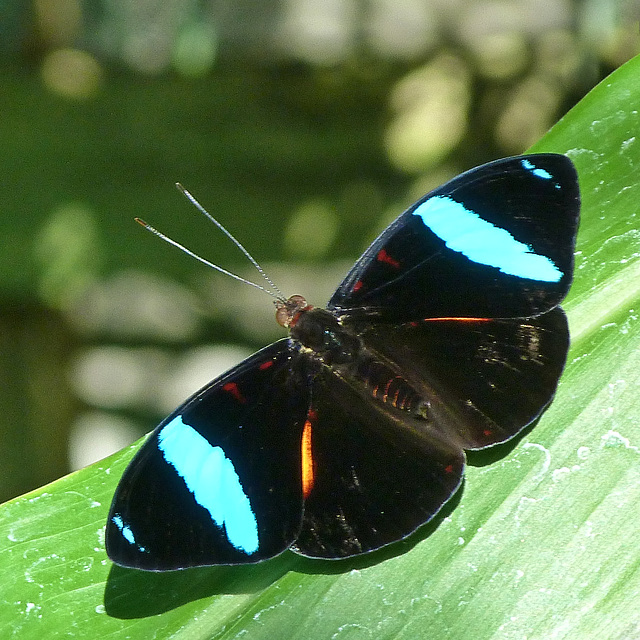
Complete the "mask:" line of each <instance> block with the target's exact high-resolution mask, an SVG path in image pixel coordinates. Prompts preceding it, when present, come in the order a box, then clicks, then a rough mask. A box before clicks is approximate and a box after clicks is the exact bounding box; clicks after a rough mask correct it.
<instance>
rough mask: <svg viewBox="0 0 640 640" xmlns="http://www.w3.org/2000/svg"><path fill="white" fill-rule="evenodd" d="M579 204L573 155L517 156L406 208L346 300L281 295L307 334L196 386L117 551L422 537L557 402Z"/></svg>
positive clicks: (364, 262)
mask: <svg viewBox="0 0 640 640" xmlns="http://www.w3.org/2000/svg"><path fill="white" fill-rule="evenodd" d="M578 217H579V191H578V181H577V175H576V171H575V169H574V167H573V164H572V163H571V161H570V160H569V159H568V158H567V157H565V156H562V155H556V154H541V155H528V156H520V157H514V158H507V159H504V160H498V161H496V162H492V163H489V164H486V165H483V166H481V167H477V168H475V169H472V170H471V171H468V172H466V173H464V174H462V175H460V176H458V177H456V178H454V179H453V180H451V181H450V182H448V183H447V184H445V185H444V186H442V187H440V188H438V189H436V190H435V191H432V192H431V193H429V194H428V195H426V196H424V197H423V198H422V199H421V200H419V201H418V202H416V203H415V204H414V205H413V206H411V207H410V208H409V209H408V210H407V211H405V212H404V213H403V214H402V215H401V216H400V217H399V218H398V219H397V220H395V222H393V223H392V224H391V225H389V227H387V229H385V231H384V232H383V233H382V234H381V235H380V236H379V237H378V238H377V240H375V242H374V243H373V244H372V245H371V246H370V247H369V248H368V249H367V250H366V251H365V253H364V255H363V256H362V257H361V258H360V259H359V260H358V262H356V264H355V265H354V267H353V268H352V269H351V271H350V272H349V273H348V275H347V277H346V278H345V279H344V280H343V282H342V283H341V284H340V286H339V287H338V289H337V290H336V292H335V293H334V294H333V296H332V298H331V300H330V302H329V304H328V305H327V308H326V309H318V308H313V307H311V306H310V305H308V304H307V303H306V301H305V300H304V298H302V297H301V296H292V297H291V298H289V299H288V300H284V299H283V300H280V301H279V303H278V304H277V306H278V311H277V319H278V322H279V323H280V324H281V325H283V326H285V327H288V329H289V332H290V337H288V338H284V339H282V340H279V341H278V342H275V343H273V344H271V345H270V346H268V347H266V348H264V349H262V350H261V351H259V352H258V353H256V354H254V355H253V356H251V357H250V358H247V359H246V360H245V361H244V362H242V363H241V364H239V365H238V366H237V367H234V368H233V369H231V370H230V371H228V372H227V373H225V374H224V375H222V376H221V377H219V378H217V379H216V380H214V381H213V382H211V383H210V384H209V385H208V386H206V387H205V388H204V389H202V390H201V391H199V392H198V393H196V394H195V395H194V396H192V397H191V398H190V399H189V400H187V401H186V402H185V403H184V404H183V405H182V406H180V407H179V408H178V409H176V411H174V413H172V414H171V415H170V416H169V417H168V418H166V419H165V420H164V421H163V422H162V423H161V424H160V425H159V426H158V427H157V428H156V429H155V431H154V432H153V433H152V434H151V435H150V436H149V438H148V440H147V441H146V442H145V443H144V445H143V446H142V448H141V449H140V451H139V452H138V454H137V455H136V456H135V458H134V459H133V461H132V462H131V464H130V465H129V467H128V468H127V470H126V471H125V473H124V475H123V477H122V479H121V481H120V484H119V486H118V489H117V491H116V494H115V496H114V499H113V503H112V505H111V511H110V513H109V518H108V522H107V530H106V547H107V553H108V554H109V557H110V558H111V559H112V560H114V561H115V562H116V563H118V564H120V565H123V566H127V567H136V568H138V569H147V570H159V571H161V570H170V569H178V568H184V567H193V566H200V565H216V564H237V563H251V562H259V561H261V560H265V559H267V558H271V557H273V556H276V555H278V554H279V553H282V552H283V551H284V550H286V549H291V550H292V551H294V552H296V553H299V554H301V555H304V556H310V557H313V558H344V557H348V556H353V555H357V554H362V553H366V552H368V551H372V550H374V549H378V548H380V547H382V546H384V545H387V544H390V543H392V542H395V541H397V540H401V539H402V538H405V537H406V536H408V535H409V534H410V533H412V532H413V531H414V530H415V529H416V528H417V527H419V526H420V525H422V524H424V523H425V522H427V521H428V520H430V519H431V518H432V517H433V516H434V515H435V514H436V513H437V512H438V510H439V509H440V508H441V507H442V505H443V504H445V503H446V502H447V500H449V498H451V496H452V495H453V494H454V493H455V492H456V489H457V488H458V487H459V486H460V482H461V480H462V477H463V473H464V466H465V454H464V450H474V449H483V448H485V447H490V446H491V445H495V444H497V443H501V442H504V441H506V440H508V439H510V438H512V437H513V436H514V435H516V434H517V433H518V432H520V431H521V430H522V429H523V428H524V427H525V426H526V425H528V424H530V423H531V422H532V421H533V420H535V419H536V418H537V417H538V416H539V415H540V414H541V412H542V411H543V410H544V408H545V407H546V406H547V405H548V404H549V402H550V401H551V399H552V397H553V395H554V393H555V390H556V386H557V383H558V378H559V376H560V374H561V372H562V369H563V367H564V363H565V359H566V354H567V349H568V345H569V332H568V328H567V320H566V317H565V314H564V312H563V311H562V309H561V308H560V307H558V304H559V303H560V302H561V301H562V299H563V298H564V297H565V296H566V294H567V291H568V290H569V286H570V284H571V279H572V273H573V254H574V245H575V237H576V232H577V225H578Z"/></svg>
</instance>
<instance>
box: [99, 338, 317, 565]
mask: <svg viewBox="0 0 640 640" xmlns="http://www.w3.org/2000/svg"><path fill="white" fill-rule="evenodd" d="M296 357H297V352H296V350H295V348H293V347H292V346H291V341H290V340H287V339H285V340H280V341H279V342H276V343H274V344H272V345H270V346H269V347H266V348H265V349H263V350H261V351H259V352H258V353H256V354H254V355H253V356H251V357H250V358H248V359H247V360H245V361H244V362H242V363H241V364H240V365H238V366H237V367H235V368H234V369H232V370H231V371H229V372H228V373H226V374H225V375H223V376H221V377H220V378H218V379H217V380H214V381H213V382H212V383H211V384H210V385H208V386H207V387H205V388H204V389H203V390H201V391H200V392H198V393H197V394H195V395H194V396H193V397H192V398H190V399H189V400H188V401H187V402H185V403H184V404H183V405H182V406H181V407H180V408H178V409H177V410H176V411H175V412H174V413H173V414H172V415H170V416H169V417H168V418H167V419H166V420H164V421H163V422H162V423H161V424H160V425H159V426H158V427H157V428H156V429H155V431H154V432H153V433H152V434H151V435H150V436H149V438H148V440H147V441H146V442H145V443H144V445H143V446H142V448H141V449H140V451H139V452H138V454H137V455H136V456H135V458H134V459H133V461H132V462H131V464H130V465H129V467H128V468H127V470H126V471H125V473H124V475H123V477H122V480H121V481H120V485H119V486H118V490H117V492H116V495H115V497H114V499H113V503H112V506H111V511H110V514H109V520H108V522H107V532H106V546H107V552H108V554H109V556H110V557H111V558H112V559H114V560H115V561H116V562H118V563H119V564H121V565H124V566H130V567H135V568H139V569H149V570H170V569H178V568H184V567H190V566H202V565H212V564H235V563H246V562H257V561H260V560H263V559H265V558H269V557H272V556H274V555H277V554H278V553H281V552H282V551H284V550H285V549H287V548H288V547H289V546H290V544H291V543H292V542H293V541H294V540H295V539H296V537H297V535H298V532H299V530H300V526H301V519H302V493H301V491H302V490H301V478H300V457H301V453H300V438H301V432H302V426H303V423H304V418H305V415H306V413H307V410H308V407H309V392H308V390H307V384H306V381H305V380H304V379H300V378H298V377H296V376H295V375H294V374H292V367H291V361H292V360H295V359H296Z"/></svg>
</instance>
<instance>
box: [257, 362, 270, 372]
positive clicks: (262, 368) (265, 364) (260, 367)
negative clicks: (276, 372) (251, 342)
mask: <svg viewBox="0 0 640 640" xmlns="http://www.w3.org/2000/svg"><path fill="white" fill-rule="evenodd" d="M272 366H273V360H267V361H266V362H263V363H262V364H261V365H260V366H259V367H258V369H260V371H264V370H265V369H269V368H270V367H272Z"/></svg>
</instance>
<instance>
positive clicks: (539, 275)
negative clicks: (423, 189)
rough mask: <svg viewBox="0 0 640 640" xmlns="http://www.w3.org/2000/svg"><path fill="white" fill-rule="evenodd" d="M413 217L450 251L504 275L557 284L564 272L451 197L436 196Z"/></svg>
mask: <svg viewBox="0 0 640 640" xmlns="http://www.w3.org/2000/svg"><path fill="white" fill-rule="evenodd" d="M413 215H415V216H419V217H420V218H422V221H423V222H424V224H425V225H426V226H427V227H429V229H431V231H433V233H435V234H436V235H437V236H438V237H439V238H440V239H442V240H443V241H444V243H445V244H446V245H447V247H448V248H449V249H451V250H452V251H456V252H458V253H462V254H463V255H464V256H466V257H467V258H469V260H473V261H474V262H477V263H479V264H486V265H488V266H490V267H496V268H497V269H500V271H502V273H506V274H508V275H512V276H518V277H519V278H528V279H530V280H538V281H541V282H558V281H559V280H560V279H561V278H562V275H563V274H562V271H560V269H558V267H556V265H555V264H554V263H553V262H552V261H551V260H550V259H549V258H547V257H546V256H541V255H539V254H537V253H535V252H534V250H533V249H532V248H531V247H530V246H529V245H526V244H524V243H522V242H519V241H518V240H516V239H515V238H514V237H513V236H512V235H511V234H510V233H509V232H508V231H507V230H506V229H501V228H499V227H496V226H495V225H493V224H491V223H490V222H488V221H487V220H484V219H483V218H481V217H480V216H479V215H478V214H477V213H475V212H474V211H471V210H469V209H467V208H466V207H465V206H464V205H463V204H461V203H460V202H456V201H455V200H453V199H452V198H450V197H448V196H433V197H431V198H429V199H428V200H425V201H424V202H423V203H422V204H421V205H420V206H418V207H416V209H415V211H413Z"/></svg>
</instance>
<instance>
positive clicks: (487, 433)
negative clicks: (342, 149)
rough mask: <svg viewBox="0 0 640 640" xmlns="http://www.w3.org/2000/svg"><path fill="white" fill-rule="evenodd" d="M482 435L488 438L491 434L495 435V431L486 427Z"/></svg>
mask: <svg viewBox="0 0 640 640" xmlns="http://www.w3.org/2000/svg"><path fill="white" fill-rule="evenodd" d="M482 435H483V436H486V437H487V438H488V437H489V436H491V435H493V431H491V429H485V430H484V431H483V432H482Z"/></svg>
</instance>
